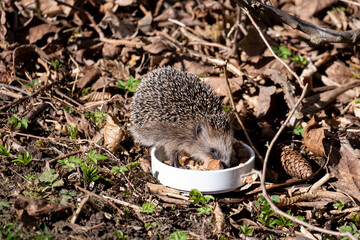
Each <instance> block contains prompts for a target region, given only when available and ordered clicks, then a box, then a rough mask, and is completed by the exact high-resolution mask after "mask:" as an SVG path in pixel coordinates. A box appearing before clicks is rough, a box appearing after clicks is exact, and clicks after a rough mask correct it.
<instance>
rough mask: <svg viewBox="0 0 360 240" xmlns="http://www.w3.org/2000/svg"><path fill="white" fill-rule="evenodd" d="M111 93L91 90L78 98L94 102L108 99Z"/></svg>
mask: <svg viewBox="0 0 360 240" xmlns="http://www.w3.org/2000/svg"><path fill="white" fill-rule="evenodd" d="M110 98H111V93H109V92H92V93H90V94H88V95H86V96H83V97H81V98H80V100H81V101H88V102H96V101H102V100H109V99H110Z"/></svg>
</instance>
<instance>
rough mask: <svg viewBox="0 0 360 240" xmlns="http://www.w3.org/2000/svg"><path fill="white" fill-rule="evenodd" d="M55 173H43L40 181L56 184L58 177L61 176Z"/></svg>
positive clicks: (51, 171)
mask: <svg viewBox="0 0 360 240" xmlns="http://www.w3.org/2000/svg"><path fill="white" fill-rule="evenodd" d="M54 172H55V170H50V171H45V172H43V173H42V174H41V175H40V177H39V181H41V182H47V183H52V182H54V181H55V180H56V179H57V177H58V176H59V174H57V173H55V174H54Z"/></svg>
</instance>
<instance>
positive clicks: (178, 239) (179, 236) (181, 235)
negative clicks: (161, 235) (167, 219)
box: [167, 231, 190, 240]
mask: <svg viewBox="0 0 360 240" xmlns="http://www.w3.org/2000/svg"><path fill="white" fill-rule="evenodd" d="M188 238H190V236H189V235H188V234H187V232H179V231H176V232H173V233H172V234H170V236H169V237H168V238H167V239H168V240H186V239H188Z"/></svg>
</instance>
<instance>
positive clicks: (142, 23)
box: [138, 11, 153, 33]
mask: <svg viewBox="0 0 360 240" xmlns="http://www.w3.org/2000/svg"><path fill="white" fill-rule="evenodd" d="M152 20H153V17H152V14H151V12H150V11H149V12H147V13H146V14H145V16H144V17H143V18H142V19H140V20H139V21H138V28H139V29H140V30H141V31H142V32H143V33H147V32H150V31H152V28H151V23H152Z"/></svg>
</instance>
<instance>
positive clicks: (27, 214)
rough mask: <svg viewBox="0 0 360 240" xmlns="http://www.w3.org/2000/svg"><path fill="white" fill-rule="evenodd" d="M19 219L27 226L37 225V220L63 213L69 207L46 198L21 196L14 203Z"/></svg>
mask: <svg viewBox="0 0 360 240" xmlns="http://www.w3.org/2000/svg"><path fill="white" fill-rule="evenodd" d="M14 208H15V211H16V214H17V215H18V217H19V219H21V221H23V222H24V225H25V226H35V225H36V221H37V220H40V219H41V218H43V217H47V216H50V215H53V214H60V213H63V212H64V211H65V210H66V209H68V208H69V207H67V206H63V205H61V204H56V203H52V202H47V201H44V200H38V199H32V198H25V197H22V196H19V197H18V198H17V199H16V200H15V203H14Z"/></svg>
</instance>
